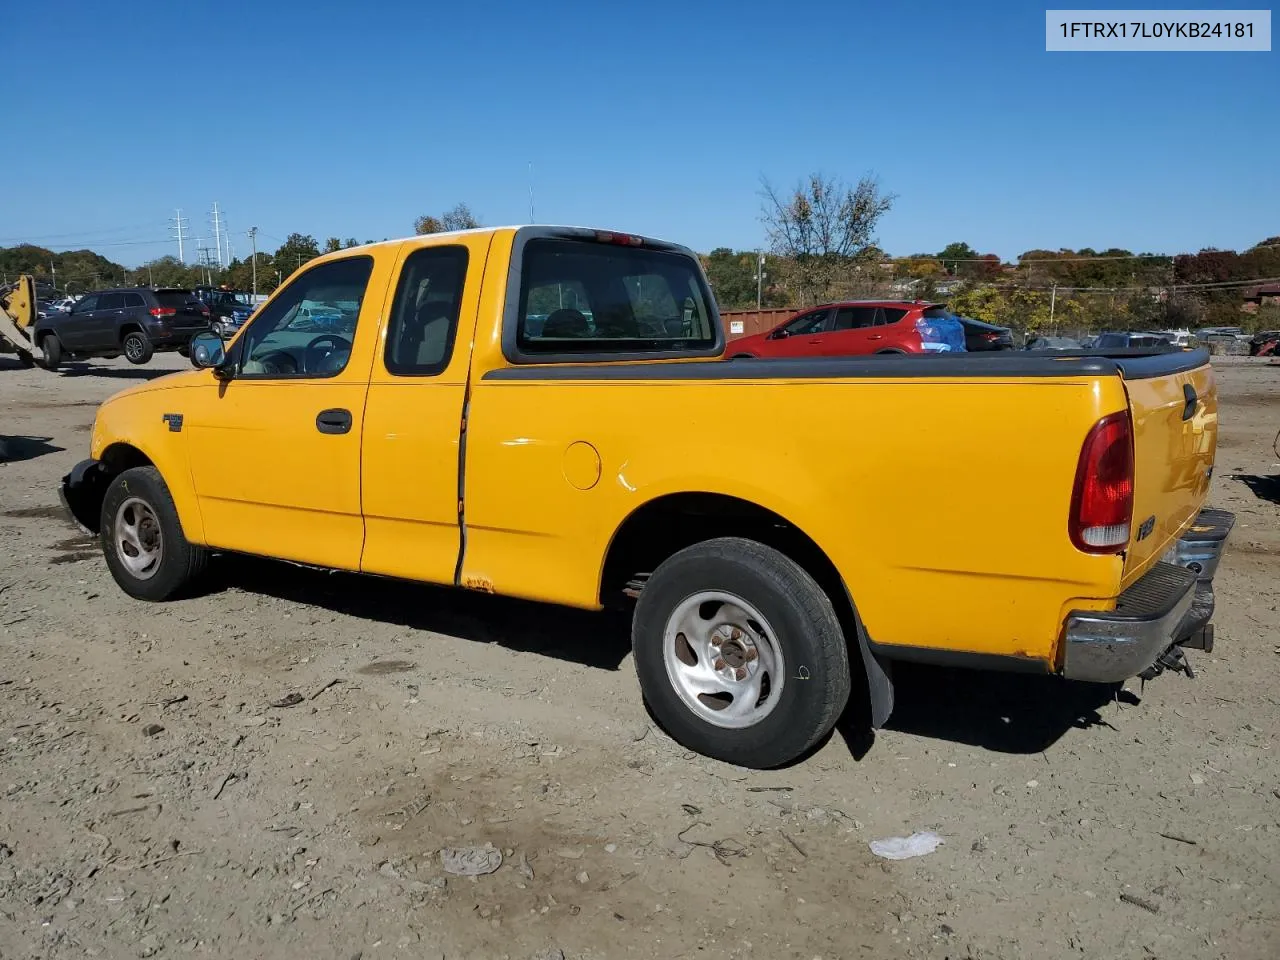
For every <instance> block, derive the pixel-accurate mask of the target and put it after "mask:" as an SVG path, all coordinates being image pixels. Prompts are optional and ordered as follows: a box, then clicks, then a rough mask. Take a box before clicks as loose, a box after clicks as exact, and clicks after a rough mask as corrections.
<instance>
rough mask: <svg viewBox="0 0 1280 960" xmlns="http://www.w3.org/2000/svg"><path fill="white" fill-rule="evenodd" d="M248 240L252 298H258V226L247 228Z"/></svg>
mask: <svg viewBox="0 0 1280 960" xmlns="http://www.w3.org/2000/svg"><path fill="white" fill-rule="evenodd" d="M249 242H250V243H251V244H253V299H254V300H255V301H256V300H257V299H258V228H257V227H250V228H249Z"/></svg>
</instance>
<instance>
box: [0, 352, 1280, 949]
mask: <svg viewBox="0 0 1280 960" xmlns="http://www.w3.org/2000/svg"><path fill="white" fill-rule="evenodd" d="M180 363H181V361H179V360H177V359H176V358H167V359H166V358H163V357H162V358H158V359H157V361H156V362H155V364H153V365H152V366H151V367H147V368H133V367H129V366H128V365H127V364H125V363H124V362H123V361H113V362H105V363H100V364H95V365H93V366H91V367H79V368H74V369H72V370H69V371H64V372H62V373H58V374H51V373H48V372H46V371H42V370H31V371H21V370H19V369H18V368H17V365H16V364H14V363H13V362H12V361H11V359H9V358H4V357H0V434H3V435H4V436H6V437H8V438H15V437H16V438H17V439H12V440H11V441H10V446H11V450H10V454H11V456H12V457H13V458H14V459H13V461H12V462H10V463H8V464H6V465H2V466H0V545H2V548H0V957H2V958H5V960H9V958H20V957H21V958H26V957H32V958H35V957H39V958H46V960H52V958H82V957H87V956H91V957H153V956H154V957H180V956H187V955H192V956H216V957H234V958H259V957H290V958H296V957H314V958H330V957H333V958H340V960H349V958H352V957H356V956H362V957H364V958H366V960H373V958H379V957H387V958H393V957H425V958H439V957H447V958H450V960H453V958H498V957H510V958H513V960H525V958H531V957H535V956H537V957H546V958H558V957H560V956H561V953H560V951H562V952H563V956H564V957H566V958H569V960H575V958H603V957H662V958H674V957H704V958H720V957H754V958H762V960H763V958H788V957H799V958H804V960H808V958H812V957H824V958H831V957H867V958H878V957H918V958H939V960H941V958H944V957H945V958H952V960H960V958H966V957H983V958H1023V957H1034V958H1037V960H1052V958H1061V957H1105V958H1146V957H1159V958H1196V960H1206V958H1214V957H1223V958H1231V960H1250V958H1260V960H1261V958H1269V960H1274V958H1276V957H1280V756H1278V755H1277V750H1278V747H1280V739H1278V737H1280V710H1278V709H1277V707H1278V706H1280V615H1277V612H1276V606H1277V602H1278V599H1280V597H1278V594H1280V508H1278V507H1277V499H1278V498H1280V491H1278V488H1280V479H1278V477H1280V465H1277V463H1276V457H1275V455H1274V453H1273V451H1272V449H1271V441H1272V437H1273V436H1274V435H1275V433H1276V431H1277V430H1278V429H1280V369H1277V368H1275V367H1268V366H1266V365H1265V362H1262V363H1259V362H1250V361H1247V360H1239V359H1236V358H1224V359H1223V360H1222V361H1221V362H1219V363H1218V369H1219V371H1220V384H1221V393H1222V436H1221V444H1220V448H1219V456H1218V472H1217V474H1216V478H1215V480H1214V487H1213V496H1212V501H1213V503H1214V504H1215V505H1217V506H1221V507H1226V508H1228V509H1232V510H1234V511H1235V512H1236V513H1237V515H1238V525H1237V528H1236V532H1235V535H1234V547H1233V549H1232V551H1231V553H1230V554H1229V556H1228V558H1227V559H1226V561H1225V562H1224V564H1223V566H1222V568H1221V570H1220V573H1219V576H1218V591H1219V592H1218V604H1219V606H1218V609H1219V613H1218V617H1217V624H1218V647H1217V650H1216V652H1215V653H1214V654H1213V655H1212V656H1208V655H1204V654H1199V655H1197V654H1195V653H1193V654H1192V655H1191V657H1192V660H1193V662H1194V664H1195V667H1196V669H1197V671H1198V672H1199V678H1198V679H1196V680H1194V681H1190V680H1187V679H1186V678H1184V677H1181V676H1165V677H1161V678H1159V679H1158V680H1156V681H1155V682H1153V683H1150V684H1148V685H1147V686H1146V689H1145V690H1143V689H1141V685H1140V684H1139V683H1137V682H1133V683H1130V684H1128V685H1127V686H1126V687H1125V689H1124V690H1122V691H1121V690H1116V689H1113V688H1109V687H1101V686H1089V685H1073V684H1069V683H1066V682H1062V681H1057V680H1052V679H1047V678H1040V679H1036V678H1027V677H1016V676H992V675H985V674H978V673H968V672H963V671H947V670H929V669H923V668H917V669H914V670H908V669H903V670H900V671H899V673H898V684H899V685H898V708H897V711H896V713H895V715H894V717H893V719H892V721H891V726H890V728H889V729H887V730H882V731H880V732H878V733H877V734H876V736H875V737H874V740H873V741H871V742H868V741H867V739H866V738H865V737H860V736H858V735H857V734H856V733H850V734H848V735H837V736H834V737H833V738H832V739H831V740H830V742H828V743H827V744H826V745H825V746H824V747H823V748H822V749H821V750H819V751H818V752H817V753H816V754H815V755H814V756H812V757H811V758H809V759H808V760H806V761H804V762H802V763H800V764H798V765H795V766H793V767H792V768H790V769H787V770H782V771H776V772H770V773H756V772H751V771H744V770H740V769H736V768H733V767H729V766H725V765H723V764H719V763H715V762H711V761H708V760H705V759H703V758H701V757H698V756H695V755H693V754H690V753H688V752H687V751H685V750H683V749H681V748H680V747H678V746H677V745H675V744H674V743H673V742H672V741H671V740H669V739H668V738H667V737H666V736H665V735H663V734H662V733H661V732H660V731H658V730H657V729H655V728H654V726H653V725H652V723H650V722H649V721H648V718H647V717H646V714H645V712H644V710H643V707H642V705H641V702H640V697H639V693H638V690H637V686H636V681H635V677H634V673H633V671H632V669H631V664H630V656H629V652H628V638H627V627H626V623H625V622H623V621H620V620H618V619H616V618H610V617H608V616H604V615H599V616H597V615H588V614H581V613H575V612H572V611H564V610H557V609H547V608H540V607H533V606H529V605H526V604H520V603H513V602H508V601H503V600H501V599H493V598H488V597H482V596H474V595H461V594H453V593H449V592H445V591H438V590H433V589H425V588H421V587H415V586H412V585H404V584H398V583H386V582H380V581H373V580H365V579H360V578H356V577H351V576H346V575H324V574H319V573H312V572H307V571H301V570H298V569H295V568H292V567H287V566H282V565H276V564H272V563H267V562H264V561H255V560H247V559H231V558H224V559H222V560H220V561H219V562H217V563H216V564H215V569H214V573H213V579H212V581H211V583H210V584H209V590H208V592H207V593H206V594H204V595H203V596H200V597H198V598H196V599H191V600H186V601H182V602H178V603H172V604H167V605H146V604H143V603H140V602H135V601H132V600H130V599H128V598H127V597H126V596H125V595H124V594H123V593H121V592H120V590H119V589H117V588H116V586H115V584H114V583H113V582H112V580H111V578H110V576H109V575H108V573H107V569H106V566H105V564H104V563H103V561H102V559H101V555H100V553H99V551H98V549H97V546H96V545H95V544H94V543H93V542H91V541H89V540H87V539H85V538H83V537H81V536H80V535H79V534H78V533H77V532H76V531H75V530H74V529H73V528H71V527H69V526H68V525H66V524H65V523H64V522H63V521H62V520H61V519H60V516H59V512H58V510H57V506H56V505H57V498H56V493H55V485H56V483H57V481H58V479H59V477H60V476H61V475H62V474H63V473H65V472H66V470H67V469H68V468H70V467H71V466H72V465H73V464H74V463H75V462H76V461H78V460H80V459H82V458H83V457H84V456H86V455H87V445H88V440H89V429H90V425H91V422H92V419H93V415H94V409H95V406H96V404H97V403H98V402H100V401H101V400H102V399H104V398H105V397H107V396H108V395H109V394H111V393H112V392H114V391H115V390H117V389H120V388H121V387H124V386H128V385H130V384H132V383H134V382H137V380H138V379H140V378H142V377H144V376H148V375H154V374H156V373H157V372H160V371H162V370H163V369H165V368H175V367H177V366H178V365H179V364H180ZM294 695H297V696H294ZM298 696H300V697H301V701H300V702H298V703H296V704H295V705H289V704H290V703H291V701H292V700H295V699H297V697H298ZM915 830H934V831H937V832H938V833H940V834H941V835H942V836H943V837H945V839H946V843H945V844H944V845H943V846H942V847H940V848H939V849H938V850H937V851H936V852H934V853H932V854H930V855H928V856H925V857H921V858H918V859H914V860H906V861H898V862H885V861H880V860H877V859H876V858H875V857H874V856H872V854H871V853H870V851H869V850H868V846H867V843H868V841H869V840H871V839H875V838H881V837H886V836H898V835H905V834H909V833H911V832H912V831H915ZM484 844H492V847H493V849H494V850H495V851H498V852H500V853H501V855H502V864H501V867H500V868H499V869H498V870H497V871H496V872H494V873H492V874H489V875H485V876H480V877H477V878H474V879H471V878H465V877H459V876H454V875H450V874H448V873H446V872H445V871H444V870H443V868H442V860H441V855H440V851H441V849H442V848H455V847H466V846H473V845H484ZM482 859H492V860H496V859H497V856H496V855H495V854H485V855H483V856H482Z"/></svg>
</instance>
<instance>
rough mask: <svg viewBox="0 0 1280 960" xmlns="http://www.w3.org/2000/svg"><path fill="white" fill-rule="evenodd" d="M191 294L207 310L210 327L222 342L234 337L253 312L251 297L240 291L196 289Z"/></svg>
mask: <svg viewBox="0 0 1280 960" xmlns="http://www.w3.org/2000/svg"><path fill="white" fill-rule="evenodd" d="M193 293H194V294H195V296H196V298H197V299H198V300H199V301H200V302H201V303H203V304H204V305H205V306H207V307H208V308H209V314H210V326H211V327H212V328H213V330H214V332H215V333H217V334H219V335H220V336H221V337H222V338H223V339H224V340H229V339H231V337H233V336H235V334H236V331H237V330H239V329H240V328H241V327H242V326H244V322H245V321H246V320H248V319H249V316H250V315H251V314H252V313H253V310H254V306H253V303H252V300H253V298H252V296H251V295H250V294H248V293H244V292H242V291H237V290H225V289H221V288H217V289H215V288H214V287H196V288H195V290H194V291H193Z"/></svg>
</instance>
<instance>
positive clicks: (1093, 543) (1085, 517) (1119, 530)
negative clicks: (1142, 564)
mask: <svg viewBox="0 0 1280 960" xmlns="http://www.w3.org/2000/svg"><path fill="white" fill-rule="evenodd" d="M1132 520H1133V424H1132V422H1131V421H1130V419H1129V413H1128V411H1125V412H1123V413H1113V414H1111V415H1110V416H1107V417H1103V418H1102V419H1101V420H1099V421H1098V422H1097V423H1095V424H1094V425H1093V429H1091V430H1090V431H1089V435H1088V436H1087V437H1085V440H1084V447H1082V448H1081V450H1080V463H1079V465H1078V466H1077V467H1076V485H1075V490H1074V491H1073V493H1072V495H1071V517H1070V520H1069V523H1068V529H1069V531H1070V533H1071V542H1072V543H1074V544H1075V545H1076V547H1077V549H1080V550H1083V551H1084V552H1085V553H1120V552H1121V551H1123V550H1124V548H1125V547H1126V546H1127V545H1128V543H1129V529H1130V524H1131V522H1132Z"/></svg>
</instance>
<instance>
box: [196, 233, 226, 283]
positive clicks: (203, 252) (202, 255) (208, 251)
mask: <svg viewBox="0 0 1280 960" xmlns="http://www.w3.org/2000/svg"><path fill="white" fill-rule="evenodd" d="M203 242H204V239H203V238H201V239H199V240H197V241H196V243H203ZM196 254H197V256H198V259H197V261H196V262H197V263H198V264H199V265H200V268H201V269H202V270H203V271H204V274H205V284H206V285H207V286H210V287H212V286H213V271H214V269H216V268H218V267H219V266H220V264H219V263H218V261H217V259H216V258H215V257H214V255H213V247H196Z"/></svg>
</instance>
